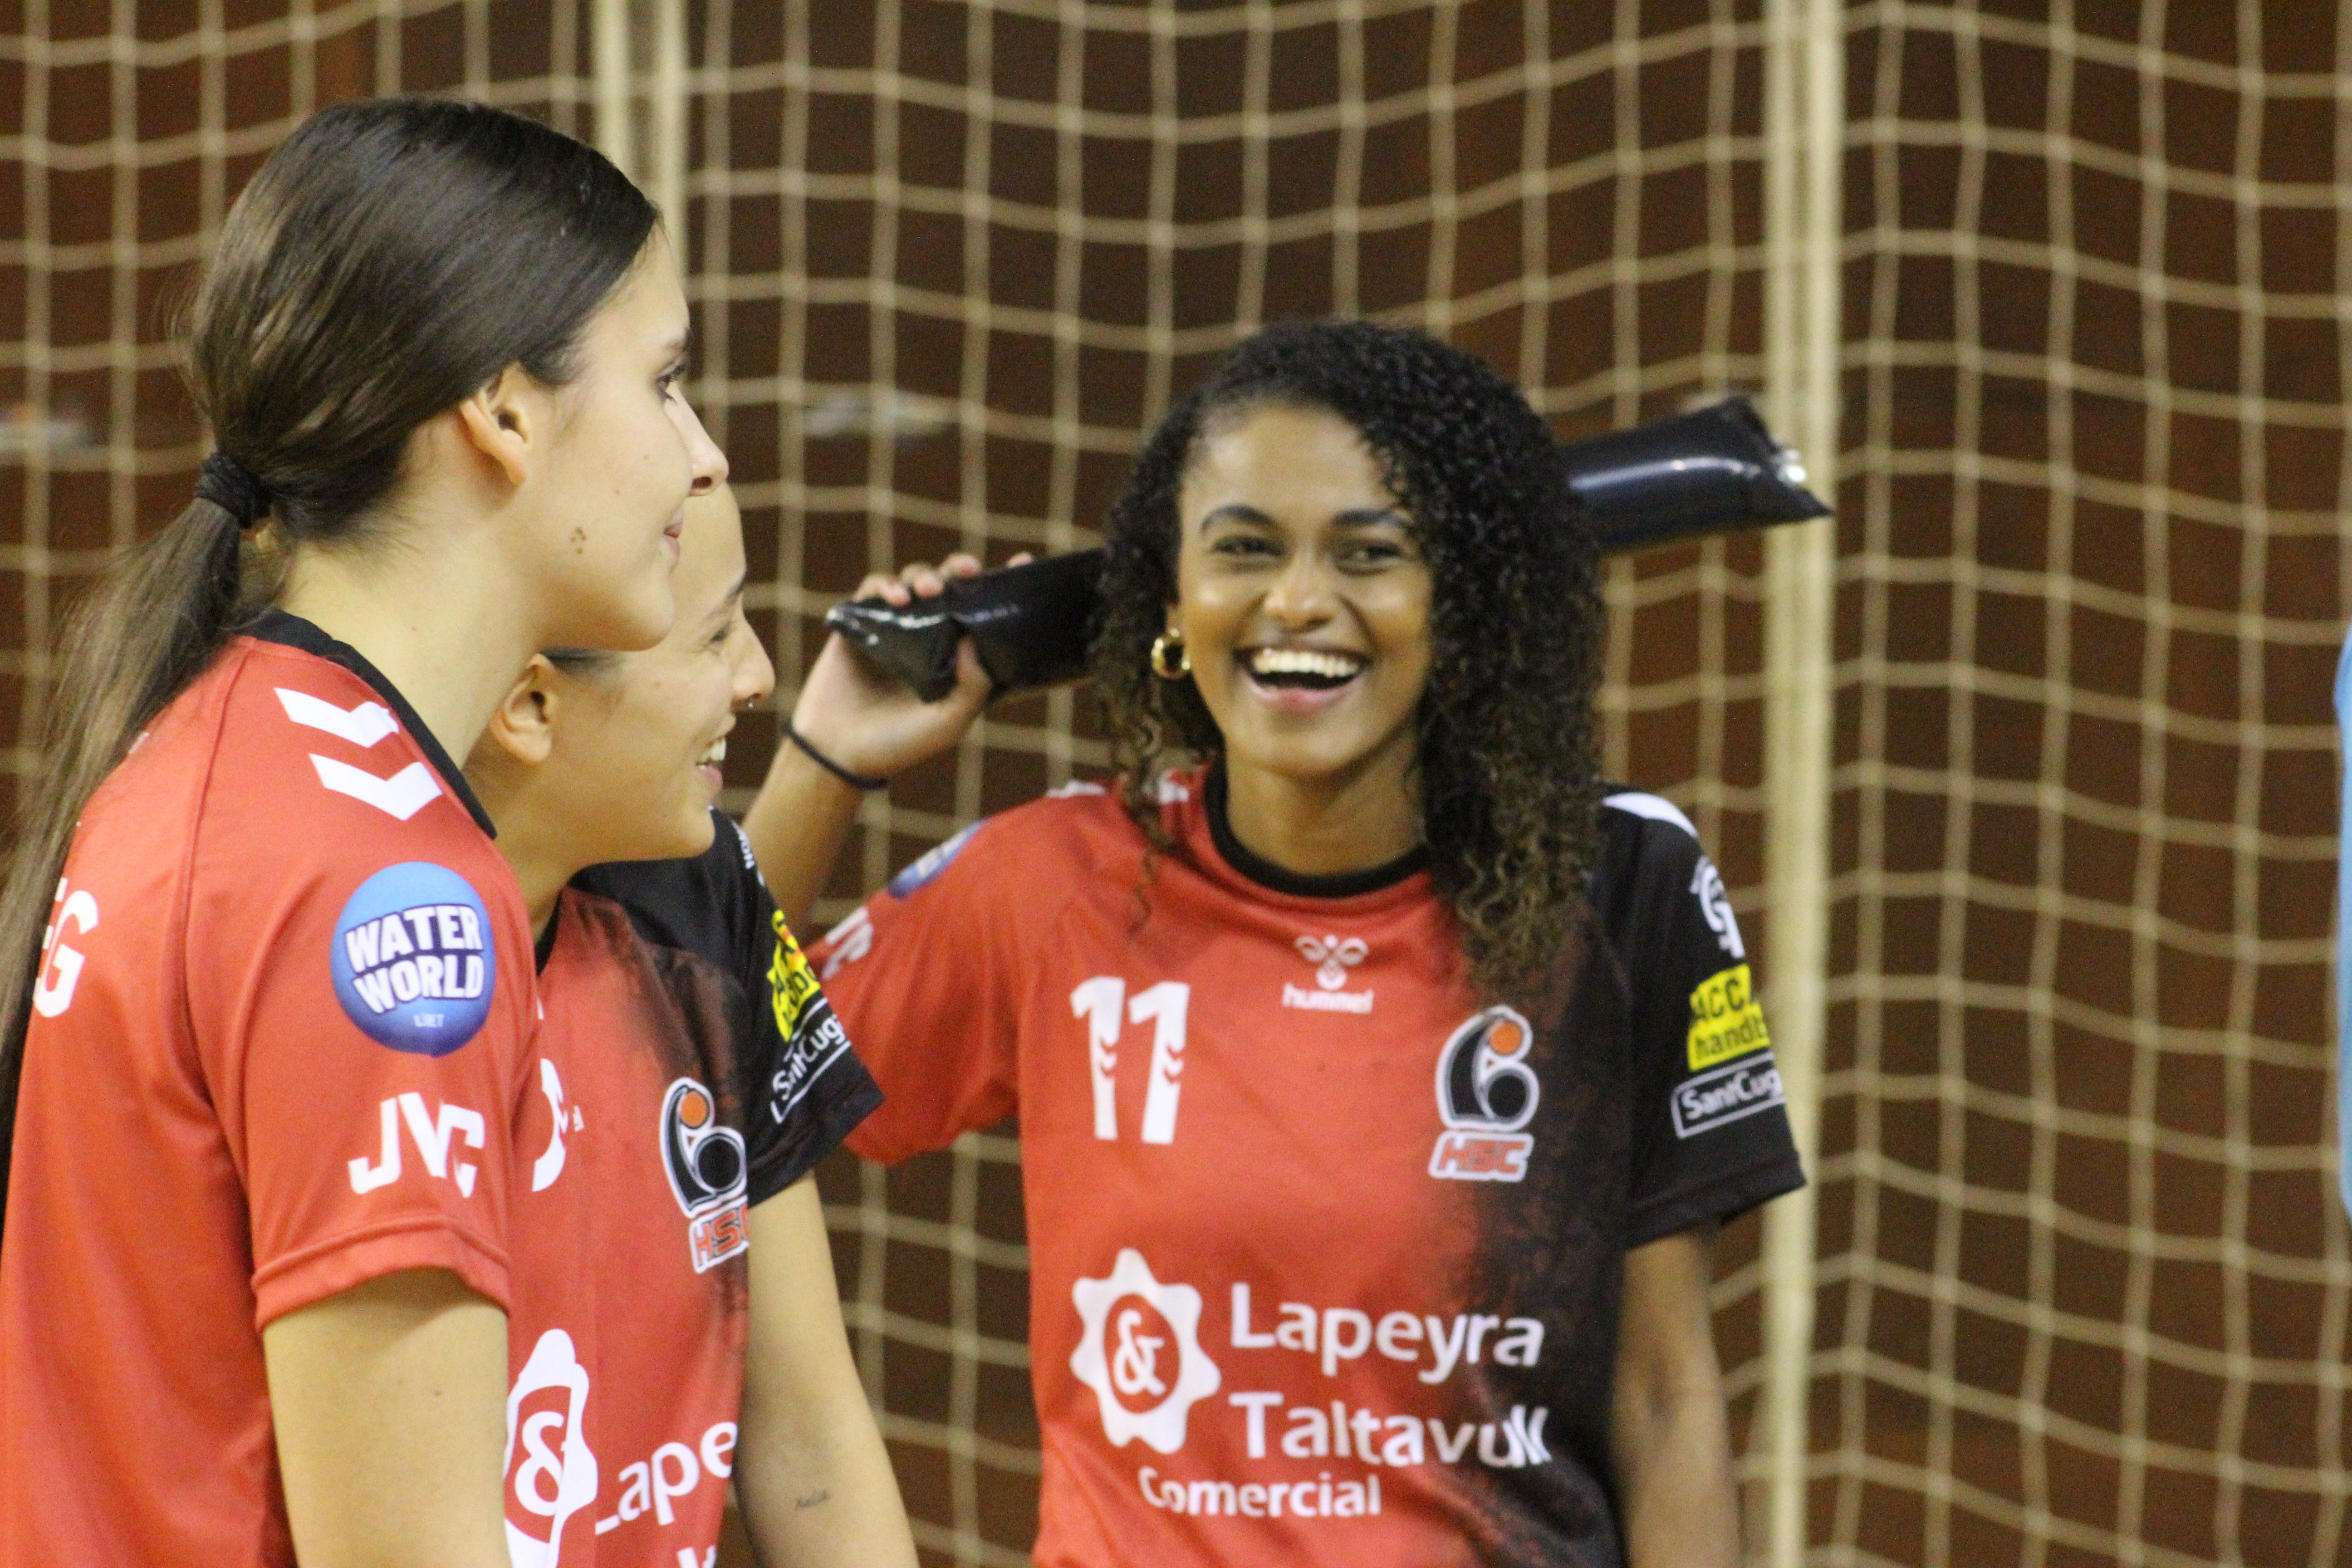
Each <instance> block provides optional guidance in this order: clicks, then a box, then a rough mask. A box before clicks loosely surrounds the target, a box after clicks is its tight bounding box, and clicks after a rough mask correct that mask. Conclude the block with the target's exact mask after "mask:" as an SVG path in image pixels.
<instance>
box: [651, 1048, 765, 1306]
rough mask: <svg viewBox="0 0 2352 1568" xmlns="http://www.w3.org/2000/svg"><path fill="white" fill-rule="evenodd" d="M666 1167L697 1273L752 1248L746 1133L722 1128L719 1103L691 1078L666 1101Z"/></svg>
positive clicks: (663, 1132)
mask: <svg viewBox="0 0 2352 1568" xmlns="http://www.w3.org/2000/svg"><path fill="white" fill-rule="evenodd" d="M661 1143H662V1165H663V1167H664V1168H665V1169H667V1171H668V1172H669V1190H670V1191H671V1192H673V1193H675V1194H677V1206H678V1207H680V1208H682V1209H684V1210H685V1211H686V1239H687V1246H688V1248H689V1249H690V1250H691V1251H692V1253H693V1255H694V1271H695V1272H696V1273H697V1274H699V1273H701V1272H703V1271H704V1270H705V1269H708V1268H713V1267H715V1266H716V1265H719V1264H721V1263H724V1262H726V1261H727V1260H728V1259H729V1258H732V1257H734V1256H735V1255H736V1254H737V1253H739V1252H742V1251H745V1250H747V1249H748V1248H749V1247H751V1231H750V1229H749V1228H748V1226H747V1225H746V1223H745V1219H744V1205H743V1194H744V1190H745V1173H744V1167H743V1135H742V1134H741V1133H740V1132H738V1131H735V1130H734V1129H733V1128H731V1127H722V1126H720V1125H719V1102H718V1101H717V1100H713V1099H712V1098H711V1097H710V1091H709V1089H705V1088H703V1087H702V1085H700V1084H698V1083H697V1082H695V1081H694V1080H693V1079H690V1078H682V1079H677V1080H675V1081H674V1082H672V1083H671V1084H670V1086H669V1092H668V1093H667V1095H664V1096H663V1097H662V1114H661Z"/></svg>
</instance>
